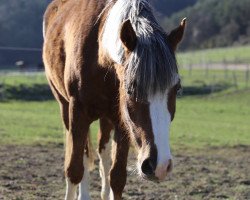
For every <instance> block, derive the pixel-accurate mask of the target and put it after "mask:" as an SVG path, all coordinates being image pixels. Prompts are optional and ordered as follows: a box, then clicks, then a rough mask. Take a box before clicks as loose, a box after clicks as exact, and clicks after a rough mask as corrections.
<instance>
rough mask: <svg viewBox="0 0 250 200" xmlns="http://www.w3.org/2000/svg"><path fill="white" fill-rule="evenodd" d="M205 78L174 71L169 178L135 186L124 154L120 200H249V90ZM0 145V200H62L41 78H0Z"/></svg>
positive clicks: (56, 118) (95, 183) (58, 134)
mask: <svg viewBox="0 0 250 200" xmlns="http://www.w3.org/2000/svg"><path fill="white" fill-rule="evenodd" d="M212 73H214V75H217V77H218V79H216V80H215V79H214V78H213V76H214V75H211V77H212V78H211V77H210V76H209V77H206V76H204V72H203V71H202V70H195V71H193V73H192V74H189V72H188V71H185V70H181V76H182V77H183V86H184V93H183V96H182V97H181V98H178V100H177V112H176V116H175V120H174V122H173V124H172V128H171V141H170V143H171V147H172V151H173V157H174V163H175V164H174V166H175V167H174V170H173V172H172V174H171V175H170V176H169V177H168V178H167V180H166V181H164V182H162V183H159V184H158V183H152V182H148V181H144V180H142V179H139V178H137V176H136V175H135V171H134V166H135V163H136V158H135V157H136V156H137V155H136V153H135V155H134V154H133V153H132V152H131V154H130V155H129V159H128V160H129V163H128V167H127V172H128V179H127V183H128V184H127V185H126V187H125V190H124V193H123V197H124V199H138V200H143V199H155V200H162V199H250V190H249V186H250V180H249V173H250V171H249V165H250V157H249V150H250V137H249V133H250V124H249V119H250V117H249V116H250V106H249V105H250V90H249V88H246V87H245V86H244V84H243V83H242V84H241V83H240V84H239V86H238V87H235V86H234V85H232V84H231V82H230V81H229V83H227V82H225V80H224V79H223V78H222V79H221V77H222V76H219V74H223V72H221V71H214V72H212ZM238 73H241V72H237V74H238ZM219 77H220V78H219ZM243 82H244V81H243ZM213 88H214V89H213ZM215 89H216V90H215ZM211 90H214V91H213V92H212V93H211ZM97 129H98V122H95V123H94V124H93V126H92V128H91V131H92V137H93V141H94V142H95V141H96V140H95V138H96V133H97ZM0 138H1V139H0V160H1V165H0V166H1V167H0V199H20V200H22V199H27V200H33V199H37V200H44V199H48V200H50V199H51V200H52V199H63V197H64V195H65V180H64V178H63V160H64V158H63V155H64V152H63V151H64V150H63V149H64V148H63V140H64V129H63V126H62V123H61V119H60V114H59V106H58V105H57V102H55V100H54V99H53V97H52V95H51V93H50V90H49V88H48V85H47V82H46V79H45V76H44V74H42V73H39V74H34V73H33V74H30V73H28V74H18V73H15V74H13V73H11V74H5V75H4V76H3V75H2V74H1V73H0ZM96 161H97V160H96ZM100 188H101V181H100V177H99V170H98V167H95V169H94V171H92V172H91V178H90V194H91V199H93V200H99V199H100Z"/></svg>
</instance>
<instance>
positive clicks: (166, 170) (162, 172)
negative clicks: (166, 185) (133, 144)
mask: <svg viewBox="0 0 250 200" xmlns="http://www.w3.org/2000/svg"><path fill="white" fill-rule="evenodd" d="M172 169H173V161H172V159H169V160H168V161H166V162H165V163H162V164H157V165H156V164H154V162H153V161H152V160H151V159H150V158H147V159H145V160H144V161H143V162H142V164H141V169H140V171H141V173H140V174H141V176H142V178H144V179H146V180H150V181H163V180H164V179H165V178H166V176H167V175H168V174H170V172H171V171H172Z"/></svg>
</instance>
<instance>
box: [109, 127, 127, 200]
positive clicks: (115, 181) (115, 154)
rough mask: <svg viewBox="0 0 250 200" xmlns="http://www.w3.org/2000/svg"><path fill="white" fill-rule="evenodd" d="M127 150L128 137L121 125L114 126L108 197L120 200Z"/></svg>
mask: <svg viewBox="0 0 250 200" xmlns="http://www.w3.org/2000/svg"><path fill="white" fill-rule="evenodd" d="M128 151H129V138H128V136H127V133H126V131H125V130H124V129H123V128H121V127H116V128H115V133H114V142H113V145H112V161H113V164H112V168H111V171H110V185H111V191H110V199H114V200H121V199H122V192H123V189H124V187H125V184H126V180H127V169H126V168H127V158H128Z"/></svg>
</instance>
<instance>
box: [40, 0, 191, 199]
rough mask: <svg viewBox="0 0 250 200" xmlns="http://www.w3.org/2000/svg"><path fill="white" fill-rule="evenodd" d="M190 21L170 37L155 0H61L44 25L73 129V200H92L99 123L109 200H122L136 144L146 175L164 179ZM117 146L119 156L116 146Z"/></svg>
mask: <svg viewBox="0 0 250 200" xmlns="http://www.w3.org/2000/svg"><path fill="white" fill-rule="evenodd" d="M185 25H186V19H185V18H184V19H183V20H182V21H181V23H180V25H179V26H178V27H177V28H175V29H174V30H172V31H170V32H169V33H166V32H165V31H164V30H163V28H162V27H161V26H160V25H159V22H158V21H157V19H156V18H155V15H154V12H153V9H152V7H151V5H150V3H149V2H148V0H53V1H52V2H51V3H50V5H49V6H48V8H47V10H46V12H45V15H44V22H43V35H44V46H43V60H44V65H45V72H46V77H47V79H48V82H49V85H50V87H51V90H52V92H53V94H54V96H55V98H56V100H57V101H58V103H59V106H60V111H61V116H62V121H63V124H64V126H65V130H66V133H65V162H64V166H65V167H64V170H65V177H66V195H65V199H66V200H73V199H75V198H76V194H77V187H78V186H79V195H78V199H79V200H83V199H84V200H86V199H90V195H89V186H88V179H89V168H90V163H91V162H90V161H91V145H90V144H91V143H90V142H91V139H90V133H89V128H90V125H91V123H92V122H94V121H96V120H99V122H100V123H99V124H100V129H99V132H98V150H97V151H98V156H99V158H100V168H99V171H100V176H101V178H102V190H101V198H102V199H103V200H106V199H115V200H119V199H121V198H122V192H123V189H124V187H125V184H126V177H127V171H126V166H127V159H128V152H129V147H130V144H133V145H134V148H135V149H136V152H137V155H138V159H137V171H138V174H139V176H141V177H142V178H144V179H147V180H152V181H161V180H164V178H165V177H166V176H167V174H169V173H170V171H171V170H172V168H173V161H172V156H171V151H170V146H169V133H170V124H171V121H172V120H173V119H174V115H175V107H176V106H175V104H176V94H177V92H178V90H179V89H180V88H181V82H180V77H179V75H178V68H177V61H176V57H175V50H176V48H177V45H178V43H179V42H180V41H181V40H182V38H183V34H184V30H185ZM111 140H112V141H113V142H112V143H113V144H112V153H111V150H110V148H111V147H110V144H109V143H110V141H111Z"/></svg>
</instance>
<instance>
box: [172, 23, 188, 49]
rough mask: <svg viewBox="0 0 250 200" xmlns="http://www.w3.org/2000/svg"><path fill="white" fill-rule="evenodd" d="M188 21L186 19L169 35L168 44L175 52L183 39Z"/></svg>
mask: <svg viewBox="0 0 250 200" xmlns="http://www.w3.org/2000/svg"><path fill="white" fill-rule="evenodd" d="M186 21H187V19H186V18H184V19H183V20H182V21H181V24H180V25H179V26H178V27H177V28H175V29H174V30H172V31H171V32H170V33H169V35H168V42H169V44H170V46H171V47H172V49H173V50H174V51H175V50H176V49H177V46H178V44H179V43H180V41H181V40H182V38H183V35H184V31H185V27H186Z"/></svg>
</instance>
